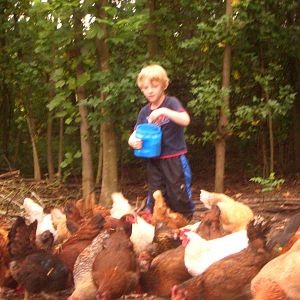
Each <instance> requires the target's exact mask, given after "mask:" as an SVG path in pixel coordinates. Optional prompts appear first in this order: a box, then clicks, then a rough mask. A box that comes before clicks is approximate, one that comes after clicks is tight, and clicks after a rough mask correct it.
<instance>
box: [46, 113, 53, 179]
mask: <svg viewBox="0 0 300 300" xmlns="http://www.w3.org/2000/svg"><path fill="white" fill-rule="evenodd" d="M52 125H53V119H52V113H51V112H50V111H49V112H48V120H47V166H48V177H49V180H50V181H53V180H54V164H53V144H52Z"/></svg>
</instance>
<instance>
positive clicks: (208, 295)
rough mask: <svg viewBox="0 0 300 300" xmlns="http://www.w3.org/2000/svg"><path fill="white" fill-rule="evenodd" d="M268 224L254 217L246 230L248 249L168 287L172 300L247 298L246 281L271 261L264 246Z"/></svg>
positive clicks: (248, 293) (248, 288) (268, 252)
mask: <svg viewBox="0 0 300 300" xmlns="http://www.w3.org/2000/svg"><path fill="white" fill-rule="evenodd" d="M269 230H270V223H268V222H266V221H264V220H263V219H260V218H257V219H255V220H253V221H251V222H250V223H249V225H248V228H247V233H248V237H249V246H248V247H247V248H246V249H244V250H242V251H240V252H238V253H235V254H232V255H229V256H227V257H225V258H223V259H221V260H219V261H217V262H215V263H213V264H212V265H211V266H209V267H208V268H207V269H206V270H205V271H204V272H203V273H202V274H200V275H198V276H195V277H193V278H192V279H189V280H188V281H186V282H184V283H182V284H180V285H178V286H174V287H173V288H172V297H171V299H172V300H197V299H206V300H215V299H222V300H232V299H236V300H237V299H240V300H242V299H251V292H250V282H251V280H252V278H253V277H254V276H255V275H256V274H257V273H258V272H259V271H260V269H261V268H262V267H263V266H264V265H265V264H266V263H267V262H268V261H269V260H270V259H271V258H272V255H273V254H272V251H271V249H268V248H267V247H266V239H267V238H266V236H267V233H268V232H269Z"/></svg>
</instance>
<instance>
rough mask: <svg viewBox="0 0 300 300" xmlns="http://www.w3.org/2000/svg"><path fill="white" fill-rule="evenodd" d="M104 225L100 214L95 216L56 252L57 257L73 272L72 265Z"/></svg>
mask: <svg viewBox="0 0 300 300" xmlns="http://www.w3.org/2000/svg"><path fill="white" fill-rule="evenodd" d="M104 223H105V220H104V218H103V217H102V215H101V214H99V215H95V216H93V217H92V218H90V219H89V220H86V223H84V224H82V225H81V226H80V227H79V229H78V231H77V232H76V233H75V234H73V235H72V236H71V237H70V239H69V240H67V241H66V242H65V243H63V244H62V245H61V247H60V248H59V249H58V250H57V251H56V254H57V256H58V257H59V258H60V259H61V260H62V261H63V262H64V263H65V265H66V266H67V267H68V269H69V270H70V272H73V267H74V263H75V261H76V259H77V257H78V255H79V254H80V253H81V251H82V250H83V249H85V248H86V247H87V246H88V245H89V244H90V243H91V242H92V240H93V239H94V238H95V237H96V236H97V235H98V234H99V232H100V231H101V229H102V228H103V226H104Z"/></svg>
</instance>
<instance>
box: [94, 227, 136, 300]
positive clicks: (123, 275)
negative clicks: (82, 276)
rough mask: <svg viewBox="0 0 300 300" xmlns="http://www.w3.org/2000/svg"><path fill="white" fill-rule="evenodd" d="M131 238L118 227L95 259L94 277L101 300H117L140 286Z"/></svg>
mask: <svg viewBox="0 0 300 300" xmlns="http://www.w3.org/2000/svg"><path fill="white" fill-rule="evenodd" d="M129 236H130V232H126V231H125V230H124V228H123V227H118V228H117V229H116V231H115V232H114V233H112V234H111V236H110V237H109V238H108V239H106V240H105V241H104V245H103V249H101V250H100V251H99V253H98V255H97V256H96V258H95V261H94V264H93V272H92V276H93V280H94V283H95V285H96V286H97V299H99V300H100V299H103V300H104V299H106V300H109V299H117V298H119V297H120V296H122V295H125V294H127V293H130V292H132V291H134V290H135V289H136V287H137V285H138V281H139V276H138V273H137V264H136V257H135V253H134V250H133V244H132V242H131V241H130V238H129Z"/></svg>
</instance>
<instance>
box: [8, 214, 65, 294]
mask: <svg viewBox="0 0 300 300" xmlns="http://www.w3.org/2000/svg"><path fill="white" fill-rule="evenodd" d="M36 228H37V220H36V221H34V222H33V223H31V224H30V225H26V223H25V219H24V218H21V217H18V218H17V220H16V221H15V223H14V224H13V226H12V228H11V229H10V232H9V235H8V238H9V243H8V249H9V253H10V256H11V262H10V271H11V274H12V276H13V278H14V279H15V280H16V281H17V283H18V284H19V285H20V286H21V287H23V288H24V289H25V295H27V294H28V293H40V292H42V291H43V292H46V293H50V292H55V291H59V290H63V289H65V288H66V287H67V285H68V283H69V281H68V280H69V271H68V269H67V267H66V266H65V265H64V264H63V263H62V261H61V260H60V259H59V258H58V257H57V256H55V255H53V254H51V253H48V252H46V251H44V250H40V249H38V248H37V246H36V244H35V236H36Z"/></svg>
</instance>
